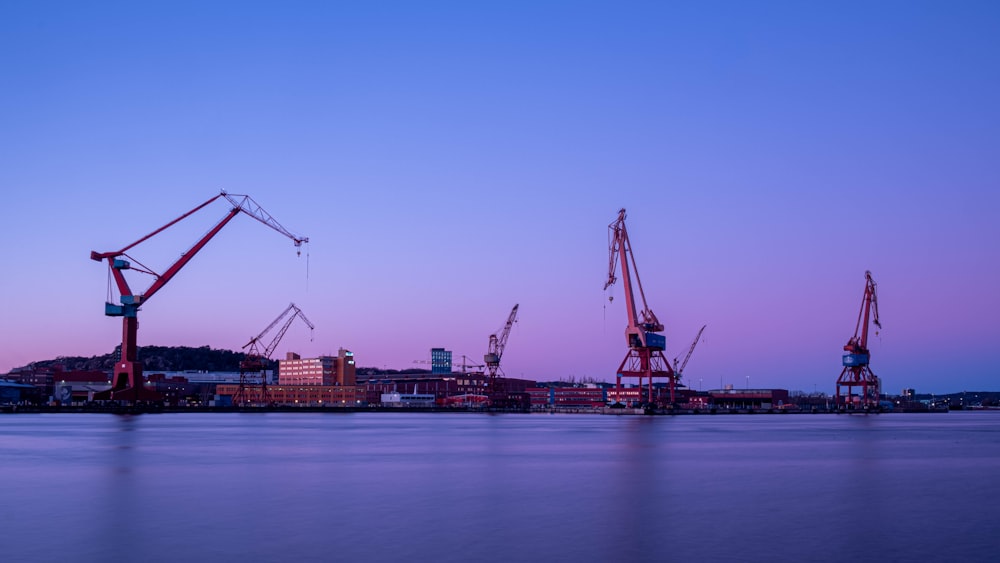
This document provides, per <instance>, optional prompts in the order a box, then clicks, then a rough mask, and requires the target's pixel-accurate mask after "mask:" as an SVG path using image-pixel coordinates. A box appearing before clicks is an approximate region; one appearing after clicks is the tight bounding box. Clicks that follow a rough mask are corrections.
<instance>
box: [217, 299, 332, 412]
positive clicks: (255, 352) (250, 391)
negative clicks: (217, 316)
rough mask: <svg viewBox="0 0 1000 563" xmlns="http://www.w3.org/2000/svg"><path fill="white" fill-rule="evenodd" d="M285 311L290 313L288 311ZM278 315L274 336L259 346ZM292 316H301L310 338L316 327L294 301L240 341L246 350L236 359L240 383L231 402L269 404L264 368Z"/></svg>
mask: <svg viewBox="0 0 1000 563" xmlns="http://www.w3.org/2000/svg"><path fill="white" fill-rule="evenodd" d="M289 313H291V314H290V315H289ZM286 317H287V318H286ZM282 319H284V323H282V324H281V328H279V329H278V332H277V333H276V334H275V335H274V338H272V339H271V343H270V344H268V345H267V346H265V347H264V348H263V349H261V347H260V345H261V341H262V340H263V338H264V335H266V334H267V333H268V332H270V331H271V329H273V328H274V327H275V326H277V325H278V323H281V321H282ZM295 319H302V322H304V323H306V326H308V327H309V340H310V341H311V340H312V333H313V330H315V329H316V327H315V326H313V324H312V323H311V322H309V319H307V318H306V315H305V313H303V312H302V309H299V308H298V307H297V306H296V305H295V303H291V304H289V305H288V307H286V308H285V310H284V311H282V313H281V314H280V315H278V317H277V318H276V319H274V321H272V322H271V324H269V325H267V328H265V329H264V330H262V331H261V332H260V334H258V335H257V336H254V337H253V338H251V339H250V342H247V343H246V344H244V345H243V349H244V350H246V349H247V347H249V348H250V350H249V351H247V353H246V355H245V356H244V358H243V361H241V362H240V385H239V387H238V388H237V389H236V394H235V395H233V404H234V405H253V404H258V405H263V406H267V405H269V404H271V397H270V394H269V393H268V391H267V376H266V373H265V371H266V370H267V368H268V366H270V365H271V355H272V354H274V350H275V349H276V348H277V347H278V343H279V342H281V339H282V338H284V336H285V333H286V332H288V328H289V327H290V326H292V322H293V321H294V320H295ZM258 378H259V381H260V388H259V390H258V388H257V381H258ZM258 391H259V392H258Z"/></svg>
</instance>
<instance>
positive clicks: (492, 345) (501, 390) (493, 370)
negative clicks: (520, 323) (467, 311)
mask: <svg viewBox="0 0 1000 563" xmlns="http://www.w3.org/2000/svg"><path fill="white" fill-rule="evenodd" d="M517 307H518V306H517V304H515V305H514V308H513V309H511V310H510V315H508V316H507V322H506V324H504V326H503V330H501V331H500V336H497V335H496V333H493V334H491V335H490V342H489V346H488V348H487V352H486V355H484V356H483V361H484V362H486V371H487V378H488V379H487V381H488V389H489V397H490V404H491V405H492V406H499V405H500V403H502V402H504V401H506V398H507V389H506V386H505V385H504V382H503V378H502V377H501V378H498V377H497V371H498V370H499V369H500V358H502V357H503V351H504V348H506V347H507V337H509V336H510V329H511V327H512V326H514V323H516V322H517ZM501 373H503V372H502V371H501Z"/></svg>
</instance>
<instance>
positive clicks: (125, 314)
mask: <svg viewBox="0 0 1000 563" xmlns="http://www.w3.org/2000/svg"><path fill="white" fill-rule="evenodd" d="M219 198H224V199H226V200H227V201H229V203H230V204H232V208H231V209H230V210H229V212H228V213H227V214H226V215H225V217H223V218H222V220H221V221H219V222H218V224H216V225H215V226H214V227H212V229H211V230H209V231H208V233H207V234H205V235H204V236H203V237H201V239H200V240H198V242H196V243H195V244H194V246H192V247H191V248H190V249H189V250H188V251H187V252H185V253H184V254H182V255H181V257H180V258H179V259H178V260H177V261H176V262H174V263H173V265H171V266H170V267H168V268H167V269H166V270H165V271H164V272H163V273H162V274H158V273H156V272H154V271H152V270H150V269H149V268H147V267H145V266H143V265H142V264H141V263H140V262H139V261H138V260H136V259H134V258H132V257H131V256H129V255H128V254H126V253H127V252H128V251H129V250H131V249H132V248H134V247H135V246H137V245H139V244H140V243H142V242H144V241H146V240H148V239H150V238H152V237H153V236H155V235H157V234H159V233H161V232H163V231H164V230H166V229H167V228H169V227H171V226H173V225H175V224H177V223H178V222H180V221H181V220H183V219H185V218H187V217H189V216H190V215H192V214H193V213H195V212H197V211H199V210H201V209H202V208H204V207H205V206H207V205H208V204H210V203H212V202H213V201H215V200H217V199H219ZM241 212H242V213H246V214H247V215H249V216H251V217H253V218H254V219H256V220H258V221H260V222H261V223H264V224H265V225H267V226H269V227H271V228H272V229H274V230H276V231H278V232H279V233H281V234H283V235H285V236H287V237H288V238H290V239H292V242H294V243H295V247H296V248H299V247H300V246H301V245H302V243H304V242H309V239H308V238H305V237H298V236H295V235H293V234H292V233H290V232H288V231H287V230H286V229H285V228H284V227H282V226H281V225H280V224H279V223H278V222H277V221H275V220H274V218H273V217H271V216H270V215H269V214H268V213H267V212H266V211H264V210H263V209H262V208H261V207H260V206H259V205H257V202H255V201H254V200H253V199H251V198H250V196H248V195H236V194H228V193H226V192H225V191H223V192H221V193H219V195H217V196H215V197H213V198H211V199H209V200H208V201H206V202H205V203H202V204H201V205H199V206H197V207H195V208H194V209H192V210H191V211H188V212H187V213H185V214H183V215H181V216H180V217H178V218H176V219H174V220H173V221H171V222H169V223H167V224H166V225H164V226H162V227H160V228H159V229H156V230H155V231H153V232H151V233H149V234H148V235H146V236H144V237H142V238H140V239H139V240H137V241H135V242H133V243H132V244H129V245H128V246H126V247H124V248H122V249H121V250H117V251H113V252H91V253H90V259H91V260H95V261H97V262H101V261H103V260H107V262H108V269H109V275H110V276H111V277H113V278H114V280H115V284H116V285H117V286H118V291H119V293H120V294H121V297H120V298H119V302H120V303H121V304H120V305H115V304H113V303H111V302H110V301H109V302H107V303H105V306H104V314H105V315H107V316H110V317H122V346H121V358H119V359H118V361H117V363H116V364H115V367H114V370H113V375H112V379H111V389H109V390H107V391H103V392H101V393H97V394H95V395H94V398H95V399H97V400H109V399H110V400H128V401H139V400H157V399H159V396H158V394H157V393H155V392H152V391H150V390H148V389H145V388H144V387H143V385H142V383H143V378H142V362H140V361H139V360H138V359H137V357H136V349H137V346H136V333H137V331H138V328H139V321H138V318H137V315H138V311H139V308H140V307H142V306H143V305H145V304H146V302H147V301H149V299H150V298H151V297H153V295H155V294H156V293H157V292H158V291H159V290H160V289H162V288H163V286H165V285H166V284H167V282H169V281H170V280H171V279H173V277H174V276H175V275H177V272H179V271H180V270H181V268H183V267H184V266H185V265H186V264H187V263H188V262H190V261H191V259H192V258H194V255H195V254H197V253H198V251H200V250H201V249H202V248H203V247H204V246H205V245H206V244H207V243H208V241H210V240H212V237H214V236H215V235H216V234H218V232H219V231H220V230H222V227H225V226H226V224H227V223H229V221H231V220H232V219H233V217H235V216H236V215H238V214H239V213H241ZM299 253H301V251H300V252H299ZM125 258H127V259H128V260H126V259H125ZM132 262H135V263H136V264H137V267H136V266H133V265H132ZM125 270H135V271H137V272H141V273H144V274H149V275H151V276H153V277H154V278H155V279H154V281H153V283H152V285H150V286H149V288H147V289H146V291H144V292H142V293H135V292H133V291H132V288H130V287H129V284H128V281H126V280H125V275H124V274H123V273H122V272H123V271H125ZM109 283H110V282H109Z"/></svg>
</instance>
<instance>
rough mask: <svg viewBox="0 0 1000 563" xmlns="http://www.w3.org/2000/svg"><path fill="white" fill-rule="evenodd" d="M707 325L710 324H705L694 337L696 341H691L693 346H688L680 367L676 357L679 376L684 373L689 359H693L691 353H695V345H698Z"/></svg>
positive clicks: (675, 362) (675, 370)
mask: <svg viewBox="0 0 1000 563" xmlns="http://www.w3.org/2000/svg"><path fill="white" fill-rule="evenodd" d="M707 327H708V325H704V326H702V327H701V329H700V330H699V331H698V335H697V336H695V337H694V342H692V343H691V347H690V348H688V351H687V355H686V356H684V361H683V362H682V363H681V364H680V366H679V367H678V366H677V358H674V373H676V374H677V377H678V378H679V377H680V376H681V375H682V374H683V373H684V368H686V367H687V365H688V360H690V359H691V354H693V353H694V347H695V346H697V345H698V341H699V340H701V333H703V332H705V328H707Z"/></svg>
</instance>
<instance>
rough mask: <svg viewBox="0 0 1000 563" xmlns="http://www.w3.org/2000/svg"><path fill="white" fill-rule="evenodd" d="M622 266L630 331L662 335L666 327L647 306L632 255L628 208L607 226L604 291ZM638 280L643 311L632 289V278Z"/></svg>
mask: <svg viewBox="0 0 1000 563" xmlns="http://www.w3.org/2000/svg"><path fill="white" fill-rule="evenodd" d="M619 265H620V267H621V275H622V278H623V279H622V286H623V288H624V291H625V309H626V312H627V313H628V322H629V324H628V330H629V332H634V333H636V334H638V332H639V331H640V330H641V331H649V332H660V331H662V330H663V324H662V323H660V321H659V319H657V318H656V314H655V313H653V310H652V309H650V308H649V305H648V304H647V303H646V293H645V291H644V290H643V288H642V280H641V279H640V278H639V268H638V266H636V263H635V255H634V254H633V253H632V244H631V243H630V242H629V238H628V230H627V229H626V228H625V209H624V208H623V209H620V210H618V218H617V219H615V221H614V222H612V223H611V224H610V225H608V279H607V281H605V282H604V289H607V288H609V287H611V286H612V285H614V283H615V282H617V281H618V278H617V277H616V276H615V274H616V272H617V270H618V267H619ZM633 275H634V277H635V284H636V287H638V288H639V298H640V299H641V300H642V309H641V310H640V311H638V313H637V309H636V300H635V295H634V292H633V289H632V277H633Z"/></svg>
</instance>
